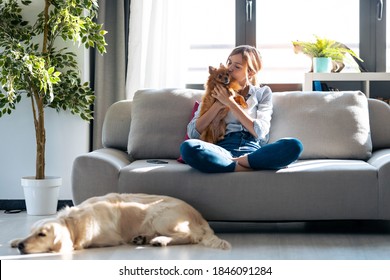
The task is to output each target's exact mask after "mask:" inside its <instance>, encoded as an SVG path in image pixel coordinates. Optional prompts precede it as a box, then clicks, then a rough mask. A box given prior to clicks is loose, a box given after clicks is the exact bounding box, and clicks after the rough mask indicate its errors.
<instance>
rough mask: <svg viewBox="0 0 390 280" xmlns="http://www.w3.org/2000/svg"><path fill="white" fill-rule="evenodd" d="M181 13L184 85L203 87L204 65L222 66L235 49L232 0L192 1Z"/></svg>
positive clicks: (206, 68)
mask: <svg viewBox="0 0 390 280" xmlns="http://www.w3.org/2000/svg"><path fill="white" fill-rule="evenodd" d="M185 1H187V2H188V4H187V5H188V7H187V8H186V11H184V12H185V13H186V14H187V16H186V18H187V21H186V22H184V23H183V24H185V25H187V27H186V28H185V29H186V30H187V31H188V36H187V40H188V41H189V42H188V44H189V49H190V50H189V56H188V57H189V58H188V65H189V67H188V72H189V74H188V76H187V77H188V78H187V79H188V82H187V84H204V83H205V82H206V80H207V77H208V66H210V65H211V66H214V67H217V66H218V65H219V64H220V63H225V62H226V59H227V57H228V55H229V53H230V51H231V50H232V48H234V46H235V33H234V30H235V24H236V21H235V0H194V1H189V0H185Z"/></svg>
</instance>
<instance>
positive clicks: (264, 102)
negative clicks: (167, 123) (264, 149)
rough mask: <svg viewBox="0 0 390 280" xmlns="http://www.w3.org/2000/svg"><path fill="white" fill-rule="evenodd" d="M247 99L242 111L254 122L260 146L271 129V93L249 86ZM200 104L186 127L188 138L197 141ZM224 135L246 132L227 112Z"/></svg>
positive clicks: (231, 114) (262, 88)
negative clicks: (245, 106) (245, 107)
mask: <svg viewBox="0 0 390 280" xmlns="http://www.w3.org/2000/svg"><path fill="white" fill-rule="evenodd" d="M249 87H250V88H249V92H248V95H249V98H248V99H247V101H246V102H247V104H248V108H247V109H244V111H246V113H247V114H248V115H249V116H251V117H252V118H253V119H255V121H254V124H253V125H254V129H255V132H256V134H257V136H258V138H257V139H256V140H257V141H258V142H259V144H260V145H261V146H262V145H264V144H266V143H267V142H268V138H269V136H268V134H269V130H270V127H271V116H272V91H271V89H270V88H269V87H268V86H263V87H256V86H252V85H250V86H249ZM201 106H202V104H200V105H199V108H198V110H197V111H196V112H195V115H194V117H193V119H192V120H191V121H190V123H189V124H188V126H187V134H188V136H189V137H190V138H195V139H199V137H200V133H199V132H198V131H197V130H196V121H197V119H198V117H199V112H200V108H201ZM225 122H226V134H229V133H231V132H239V131H248V130H247V129H246V128H245V127H244V126H243V125H242V124H241V123H240V122H239V121H238V119H237V118H236V117H235V116H234V115H233V113H232V112H229V113H228V115H227V116H226V118H225Z"/></svg>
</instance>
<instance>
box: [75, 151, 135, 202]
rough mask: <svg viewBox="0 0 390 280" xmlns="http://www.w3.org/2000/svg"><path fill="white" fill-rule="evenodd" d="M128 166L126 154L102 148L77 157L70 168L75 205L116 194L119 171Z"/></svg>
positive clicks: (128, 161)
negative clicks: (112, 193) (108, 194)
mask: <svg viewBox="0 0 390 280" xmlns="http://www.w3.org/2000/svg"><path fill="white" fill-rule="evenodd" d="M129 164H130V160H129V157H128V154H127V153H126V152H123V151H120V150H116V149H110V148H103V149H99V150H96V151H93V152H90V153H87V154H84V155H81V156H79V157H77V158H76V159H75V160H74V162H73V168H72V195H73V203H74V204H75V205H77V204H79V203H81V202H83V201H84V200H85V199H87V198H90V197H93V196H100V195H105V194H107V193H111V192H118V178H119V171H120V170H121V169H122V168H123V167H125V166H127V165H129Z"/></svg>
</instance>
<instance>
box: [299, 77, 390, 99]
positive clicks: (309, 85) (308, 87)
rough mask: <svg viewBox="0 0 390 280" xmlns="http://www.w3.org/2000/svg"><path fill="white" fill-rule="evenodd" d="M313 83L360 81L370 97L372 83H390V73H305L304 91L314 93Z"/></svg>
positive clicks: (363, 90)
mask: <svg viewBox="0 0 390 280" xmlns="http://www.w3.org/2000/svg"><path fill="white" fill-rule="evenodd" d="M313 81H321V82H330V81H358V82H362V83H363V89H362V92H364V93H365V94H366V96H367V97H370V83H371V82H375V81H390V73H379V72H363V73H305V81H304V84H303V90H305V91H312V90H313Z"/></svg>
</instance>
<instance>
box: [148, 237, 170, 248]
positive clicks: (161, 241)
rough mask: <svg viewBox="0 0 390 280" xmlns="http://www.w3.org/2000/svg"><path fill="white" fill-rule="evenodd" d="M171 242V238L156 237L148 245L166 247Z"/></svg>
mask: <svg viewBox="0 0 390 280" xmlns="http://www.w3.org/2000/svg"><path fill="white" fill-rule="evenodd" d="M171 241H172V238H171V237H167V236H157V237H155V238H153V239H152V240H150V245H152V246H156V247H163V246H167V245H168V244H169V243H170V242H171Z"/></svg>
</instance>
